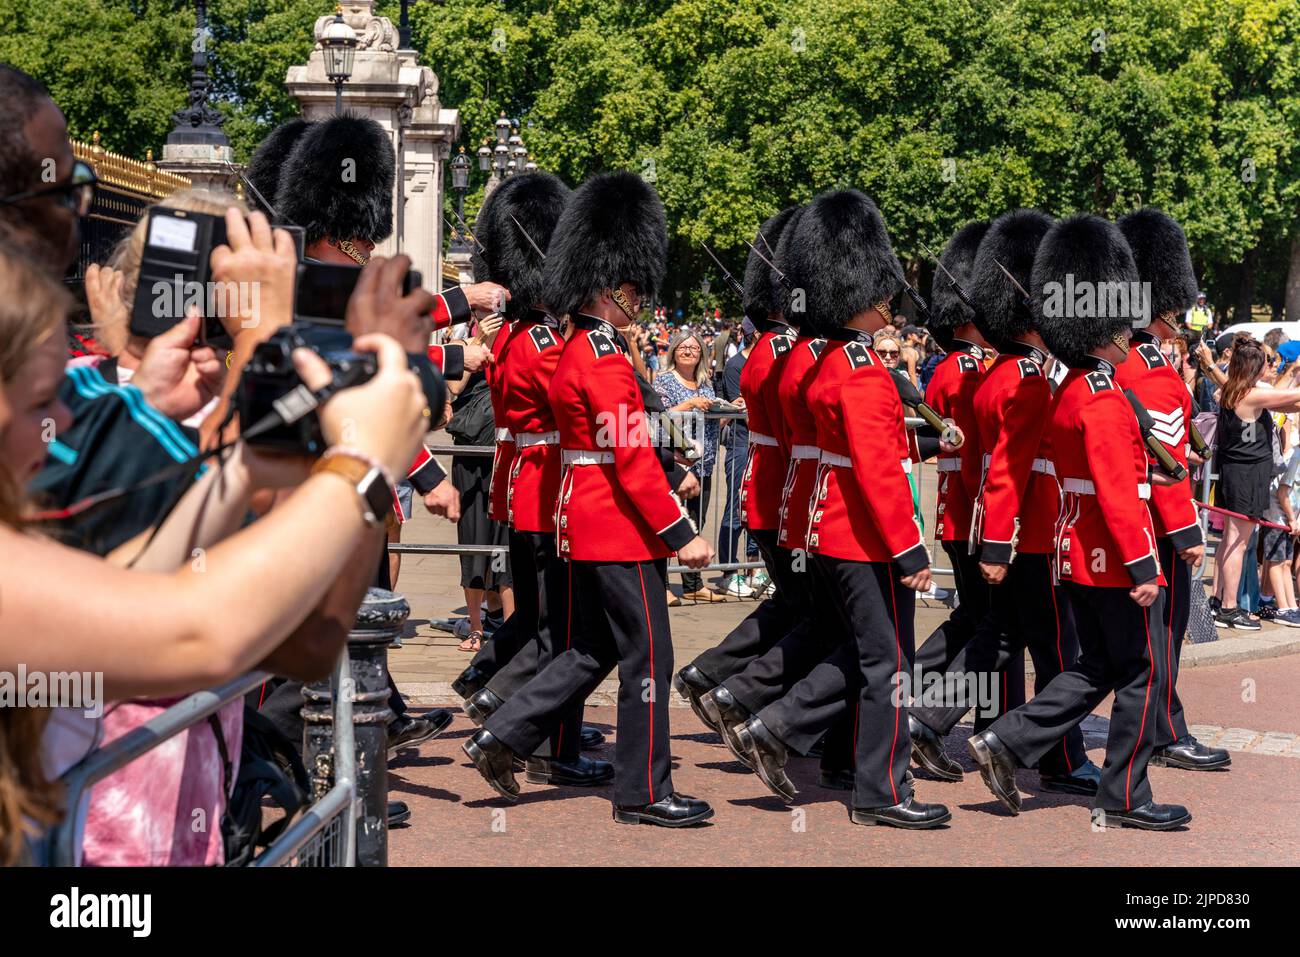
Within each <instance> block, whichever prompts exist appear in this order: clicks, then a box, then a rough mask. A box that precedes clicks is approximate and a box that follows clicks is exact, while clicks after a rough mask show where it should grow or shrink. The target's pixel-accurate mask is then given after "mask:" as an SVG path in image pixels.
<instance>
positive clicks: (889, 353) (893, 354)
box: [876, 349, 899, 359]
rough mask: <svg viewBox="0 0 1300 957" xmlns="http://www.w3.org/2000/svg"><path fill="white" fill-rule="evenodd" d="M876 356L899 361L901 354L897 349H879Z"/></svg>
mask: <svg viewBox="0 0 1300 957" xmlns="http://www.w3.org/2000/svg"><path fill="white" fill-rule="evenodd" d="M876 355H878V356H880V358H882V359H897V358H898V356H899V352H898V350H897V349H877V350H876Z"/></svg>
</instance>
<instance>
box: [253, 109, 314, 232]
mask: <svg viewBox="0 0 1300 957" xmlns="http://www.w3.org/2000/svg"><path fill="white" fill-rule="evenodd" d="M310 125H311V124H310V123H308V122H307V121H306V120H304V119H303V118H302V117H301V116H295V117H294V118H293V119H291V120H285V121H284V122H283V123H281V124H280V125H279V126H277V127H276V128H275V129H273V130H271V132H270V133H268V134H267V135H266V139H264V140H262V142H261V143H259V144H258V146H257V149H256V150H255V151H254V152H253V158H252V159H250V160H249V161H248V169H247V170H246V171H245V172H244V176H245V177H247V179H248V181H249V182H250V183H252V184H253V186H254V187H256V189H257V193H261V194H262V196H263V198H265V199H266V201H267V202H268V203H270V204H271V205H272V206H275V205H276V203H275V196H276V191H277V190H278V189H279V186H280V170H281V169H282V168H283V167H284V163H285V160H287V159H288V158H289V154H290V153H291V152H292V151H293V148H294V146H296V145H297V143H298V140H299V138H301V136H302V134H303V133H306V132H307V127H309V126H310ZM257 193H254V192H253V190H251V189H250V190H249V191H248V195H247V197H246V198H247V200H248V205H249V206H250V207H252V208H253V209H260V210H261V211H262V212H264V213H266V215H268V216H271V217H272V218H273V219H274V214H273V213H272V212H271V210H269V209H267V208H266V206H265V205H263V203H262V202H261V200H259V199H258V198H257Z"/></svg>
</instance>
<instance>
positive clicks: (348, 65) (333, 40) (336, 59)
mask: <svg viewBox="0 0 1300 957" xmlns="http://www.w3.org/2000/svg"><path fill="white" fill-rule="evenodd" d="M320 43H321V52H322V54H323V55H324V57H325V75H326V76H327V77H328V78H329V79H330V82H332V83H333V84H334V113H335V114H336V115H337V114H339V113H342V112H343V84H344V83H346V82H347V81H348V79H349V78H350V77H351V76H352V56H353V54H355V53H356V51H357V33H356V31H355V30H353V29H352V28H351V27H350V26H348V24H347V22H346V21H345V20H344V19H343V6H342V4H340V5H339V6H338V8H337V10H336V12H335V14H334V19H333V20H331V21H330V22H329V25H328V26H326V27H325V31H324V32H323V33H322V34H321V38H320Z"/></svg>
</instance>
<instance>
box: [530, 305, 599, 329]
mask: <svg viewBox="0 0 1300 957" xmlns="http://www.w3.org/2000/svg"><path fill="white" fill-rule="evenodd" d="M599 321H600V322H604V321H605V320H603V319H601V320H599ZM524 322H527V323H530V324H532V325H535V326H550V327H551V328H552V329H558V328H560V320H559V319H556V318H555V317H554V316H553V315H551V314H550V313H549V312H547V311H546V310H545V309H529V310H528V314H527V315H525V316H524ZM606 325H608V323H606Z"/></svg>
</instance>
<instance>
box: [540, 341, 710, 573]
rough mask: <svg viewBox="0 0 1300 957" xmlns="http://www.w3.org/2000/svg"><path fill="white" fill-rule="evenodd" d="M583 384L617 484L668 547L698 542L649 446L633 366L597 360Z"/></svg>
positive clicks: (611, 358)
mask: <svg viewBox="0 0 1300 957" xmlns="http://www.w3.org/2000/svg"><path fill="white" fill-rule="evenodd" d="M557 351H558V350H557ZM585 385H586V390H587V401H588V403H589V408H590V409H591V410H592V412H593V414H594V418H595V422H596V427H597V430H598V431H597V434H598V437H599V438H598V448H599V449H600V450H601V451H605V450H609V449H611V448H612V450H613V452H614V470H615V472H616V473H617V475H618V483H619V485H620V486H621V487H622V489H623V491H624V492H626V493H627V496H628V498H629V499H630V500H631V501H632V503H633V504H634V506H635V507H636V508H637V509H639V511H640V513H641V516H642V517H643V518H644V519H645V521H646V522H647V523H648V524H649V526H650V527H651V528H652V529H653V530H654V532H655V534H656V535H658V536H659V537H660V538H661V539H662V540H663V542H664V544H665V545H667V546H668V547H669V548H671V549H673V550H676V549H678V548H681V547H682V546H683V545H685V544H686V543H687V542H689V541H690V540H691V539H692V538H694V537H695V526H694V524H692V522H691V520H690V519H689V518H687V517H686V513H685V512H683V511H682V507H681V506H680V505H678V504H677V499H675V498H673V495H672V490H671V489H670V488H669V487H668V479H667V477H666V476H665V475H664V470H663V467H662V466H661V465H660V464H659V455H658V454H657V453H656V451H655V449H654V447H653V446H652V445H651V436H650V423H649V421H648V419H647V417H646V414H645V403H644V402H643V401H642V399H641V390H640V388H639V387H638V386H637V383H636V373H634V372H633V371H632V366H631V364H630V363H629V362H628V361H627V359H626V358H624V356H623V355H622V353H615V354H614V355H608V356H605V357H604V358H600V359H597V360H596V361H595V362H593V363H592V364H591V365H590V366H589V367H588V375H587V381H586V383H585Z"/></svg>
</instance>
